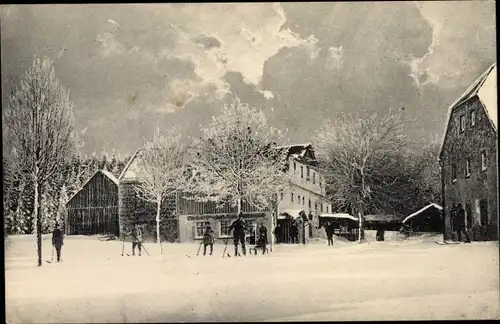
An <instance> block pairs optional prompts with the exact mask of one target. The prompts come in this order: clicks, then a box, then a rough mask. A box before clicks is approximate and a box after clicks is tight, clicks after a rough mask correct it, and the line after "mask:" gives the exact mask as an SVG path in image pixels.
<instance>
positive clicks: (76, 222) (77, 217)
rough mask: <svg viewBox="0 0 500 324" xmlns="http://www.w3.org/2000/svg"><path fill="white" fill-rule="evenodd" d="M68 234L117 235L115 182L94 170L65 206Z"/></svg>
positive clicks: (115, 179)
mask: <svg viewBox="0 0 500 324" xmlns="http://www.w3.org/2000/svg"><path fill="white" fill-rule="evenodd" d="M66 209H67V213H68V214H67V226H66V233H67V234H69V235H93V234H114V235H118V233H119V226H118V224H119V221H118V179H117V178H116V177H115V176H114V175H113V174H111V172H108V171H105V170H99V171H97V172H96V173H95V174H94V175H93V176H92V177H90V179H89V180H87V182H86V183H85V184H84V185H83V186H82V189H81V190H80V191H78V192H77V193H75V194H74V195H73V196H72V197H71V198H70V199H69V200H68V202H67V203H66Z"/></svg>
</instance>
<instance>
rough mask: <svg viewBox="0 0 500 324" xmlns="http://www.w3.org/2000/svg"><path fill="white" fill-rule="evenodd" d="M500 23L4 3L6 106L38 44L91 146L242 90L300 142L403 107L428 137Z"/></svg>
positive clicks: (201, 118)
mask: <svg viewBox="0 0 500 324" xmlns="http://www.w3.org/2000/svg"><path fill="white" fill-rule="evenodd" d="M495 31H496V25H495V4H494V2H492V1H477V2H474V1H464V2H451V1H448V2H422V3H420V2H397V3H393V2H372V3H367V2H364V3H316V4H311V3H282V4H278V3H256V4H243V3H238V4H221V3H218V4H215V3H213V4H155V5H153V4H148V5H29V6H20V5H14V6H2V7H1V62H2V63H1V67H2V104H3V105H6V104H7V99H8V94H9V93H10V91H11V89H12V87H13V85H14V84H16V83H17V82H19V80H20V78H21V77H22V75H23V73H24V72H25V70H26V69H27V68H28V66H29V65H30V63H31V60H32V58H33V56H34V55H35V54H36V55H39V56H48V57H50V58H51V59H53V60H54V61H55V68H56V74H57V76H58V77H59V78H60V79H61V81H62V82H63V83H64V84H65V85H67V86H68V87H69V88H70V89H71V98H72V100H73V101H74V103H75V119H76V126H77V130H78V131H79V132H85V145H84V147H83V151H84V152H86V153H88V152H92V151H97V152H101V151H102V150H106V151H112V150H113V149H115V150H116V151H117V152H118V153H132V152H134V151H135V150H136V149H137V148H138V147H139V146H141V145H142V143H143V141H144V139H145V138H149V137H150V136H151V135H152V133H153V131H154V129H155V128H156V127H160V128H167V127H169V126H170V125H173V124H178V125H180V126H182V127H183V130H184V131H185V132H186V134H187V135H196V134H197V129H199V125H200V124H204V123H206V122H207V121H209V120H210V117H211V116H212V115H213V114H214V113H217V111H218V109H220V107H221V105H223V103H224V102H227V101H228V100H231V98H232V97H233V96H235V95H237V96H239V97H240V98H241V99H242V100H243V101H245V102H248V103H250V104H252V105H255V106H257V107H259V108H261V109H263V110H264V111H265V112H266V113H267V115H268V117H269V120H270V122H271V123H272V124H273V125H276V126H280V127H282V128H286V129H288V134H289V136H288V137H289V140H290V141H291V142H307V141H309V140H310V138H311V137H312V134H313V133H314V132H315V130H316V129H317V128H318V127H320V126H321V123H322V120H324V119H325V118H335V116H337V114H339V113H341V112H355V113H360V114H362V115H367V114H371V113H373V112H375V111H380V112H382V113H383V112H386V111H387V110H388V109H390V108H392V109H400V108H401V107H404V108H405V109H404V114H405V116H406V117H407V118H409V119H413V120H414V122H413V123H412V125H409V126H408V133H409V134H410V136H411V138H413V139H422V138H429V136H441V135H442V133H443V127H444V123H445V121H446V112H447V107H448V105H450V104H451V103H452V102H453V100H454V99H455V97H456V96H458V95H459V94H460V93H461V92H463V91H464V90H465V88H467V86H468V85H469V84H470V83H471V82H472V81H473V80H474V79H475V78H477V77H478V76H479V75H480V74H481V73H482V72H483V71H484V70H485V69H486V68H487V67H488V66H489V65H491V64H492V63H494V62H495V57H496V56H495V52H496V41H495V40H496V35H495Z"/></svg>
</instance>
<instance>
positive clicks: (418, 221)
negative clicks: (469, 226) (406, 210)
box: [403, 203, 444, 233]
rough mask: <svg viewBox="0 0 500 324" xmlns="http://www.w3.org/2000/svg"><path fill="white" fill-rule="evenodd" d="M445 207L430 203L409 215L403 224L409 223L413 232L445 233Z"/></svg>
mask: <svg viewBox="0 0 500 324" xmlns="http://www.w3.org/2000/svg"><path fill="white" fill-rule="evenodd" d="M442 210H443V208H442V207H441V206H439V205H437V204H434V203H432V204H429V205H427V206H425V207H423V208H421V209H419V210H417V211H416V212H414V213H412V214H410V215H408V216H407V217H406V218H405V219H404V220H403V225H408V226H409V228H410V229H411V231H412V232H419V233H422V232H423V233H443V230H444V219H443V214H442Z"/></svg>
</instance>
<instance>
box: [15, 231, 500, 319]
mask: <svg viewBox="0 0 500 324" xmlns="http://www.w3.org/2000/svg"><path fill="white" fill-rule="evenodd" d="M5 246H6V248H5V249H6V250H5V268H6V270H5V278H6V317H7V322H8V323H34V322H45V323H47V322H50V323H70V322H79V323H83V322H101V323H102V322H122V323H124V322H180V321H275V320H279V321H284V320H292V321H304V320H328V321H335V320H398V319H400V320H403V319H421V320H426V319H495V318H499V317H500V307H499V298H500V291H499V253H498V252H499V251H498V243H487V242H481V243H472V244H460V245H445V246H442V245H437V244H435V243H434V238H427V239H423V240H410V241H406V242H373V243H363V244H357V243H346V242H337V244H336V245H335V246H334V247H328V246H326V244H325V242H314V244H309V245H293V246H284V245H281V246H274V247H273V252H272V253H270V254H268V255H264V256H262V255H257V256H254V255H251V256H250V255H248V256H246V257H241V258H235V257H231V258H228V257H225V258H222V251H223V249H224V246H223V245H216V246H215V247H214V248H215V249H214V250H215V251H214V255H212V256H208V255H207V256H205V257H203V256H201V253H200V256H196V251H197V249H198V246H197V245H195V244H164V245H163V251H164V255H163V257H160V256H159V250H158V247H157V246H156V245H155V244H146V248H147V249H148V251H149V253H150V254H151V256H147V255H146V254H145V253H144V254H143V256H141V257H138V256H135V257H132V256H130V257H127V256H124V257H122V256H121V255H120V254H121V249H122V245H121V242H117V241H109V242H101V241H99V240H97V238H96V237H69V238H67V239H66V241H65V246H64V248H63V259H64V262H62V263H54V264H49V263H47V262H45V261H44V265H43V267H41V268H37V267H36V243H35V238H34V237H33V236H15V237H9V238H8V239H7V241H6V245H5ZM130 249H131V244H130V243H128V244H127V245H126V247H125V252H126V253H129V254H130ZM228 252H229V253H231V254H232V253H233V248H232V246H228ZM43 254H44V260H50V257H51V245H50V237H48V236H47V237H45V238H44V253H43Z"/></svg>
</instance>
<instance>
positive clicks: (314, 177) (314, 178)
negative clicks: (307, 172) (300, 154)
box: [313, 171, 316, 184]
mask: <svg viewBox="0 0 500 324" xmlns="http://www.w3.org/2000/svg"><path fill="white" fill-rule="evenodd" d="M313 183H314V184H316V173H314V171H313Z"/></svg>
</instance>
